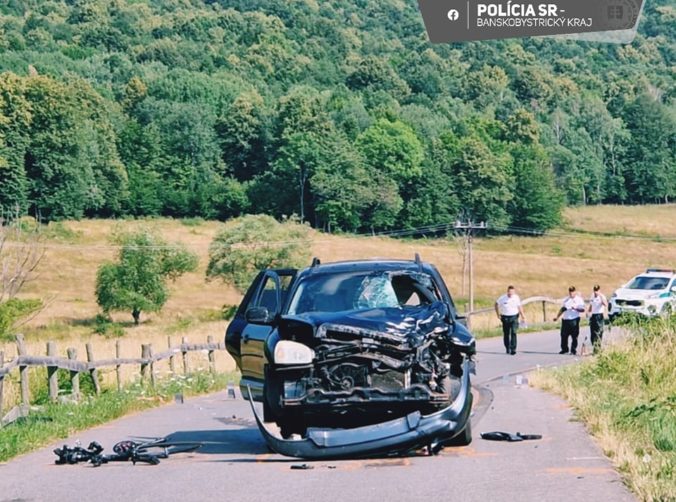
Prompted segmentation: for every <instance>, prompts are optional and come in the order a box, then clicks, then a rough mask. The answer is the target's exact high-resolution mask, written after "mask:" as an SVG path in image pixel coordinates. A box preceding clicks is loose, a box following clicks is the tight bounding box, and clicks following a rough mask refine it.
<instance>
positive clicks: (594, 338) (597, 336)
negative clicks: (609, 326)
mask: <svg viewBox="0 0 676 502" xmlns="http://www.w3.org/2000/svg"><path fill="white" fill-rule="evenodd" d="M589 331H590V332H591V343H592V347H594V352H597V351H598V350H599V349H600V348H601V342H602V340H603V314H592V316H591V319H589Z"/></svg>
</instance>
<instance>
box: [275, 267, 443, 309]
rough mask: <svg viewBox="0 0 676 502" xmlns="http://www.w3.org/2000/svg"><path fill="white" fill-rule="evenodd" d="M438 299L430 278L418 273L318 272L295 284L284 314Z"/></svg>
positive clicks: (422, 302) (420, 303) (389, 306)
mask: <svg viewBox="0 0 676 502" xmlns="http://www.w3.org/2000/svg"><path fill="white" fill-rule="evenodd" d="M439 299H440V296H439V293H438V291H437V289H436V287H435V286H434V282H433V280H432V278H431V277H430V276H429V275H427V274H424V273H420V272H408V271H394V272H393V271H387V272H346V273H342V274H319V275H311V276H309V277H307V278H305V280H303V281H302V282H301V283H300V284H299V285H298V288H297V289H296V292H295V294H294V296H293V298H292V299H291V303H290V306H289V312H288V313H289V314H302V313H305V312H341V311H346V310H367V309H376V308H405V307H406V306H418V305H428V304H430V303H432V302H434V301H436V300H439Z"/></svg>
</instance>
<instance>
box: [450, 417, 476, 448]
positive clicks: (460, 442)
mask: <svg viewBox="0 0 676 502" xmlns="http://www.w3.org/2000/svg"><path fill="white" fill-rule="evenodd" d="M471 442H472V422H471V421H470V420H469V419H468V420H467V423H466V424H465V427H464V429H462V431H461V432H460V434H458V435H457V436H455V437H453V438H451V439H450V440H448V441H446V442H445V444H446V445H448V446H467V445H469V444H470V443H471Z"/></svg>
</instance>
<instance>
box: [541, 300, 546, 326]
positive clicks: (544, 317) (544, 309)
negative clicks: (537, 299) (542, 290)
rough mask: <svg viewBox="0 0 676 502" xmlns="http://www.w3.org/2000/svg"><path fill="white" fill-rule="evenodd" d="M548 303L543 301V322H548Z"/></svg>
mask: <svg viewBox="0 0 676 502" xmlns="http://www.w3.org/2000/svg"><path fill="white" fill-rule="evenodd" d="M546 305H547V303H546V302H545V301H544V300H542V322H547V306H546Z"/></svg>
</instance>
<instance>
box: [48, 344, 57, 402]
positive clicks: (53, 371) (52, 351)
mask: <svg viewBox="0 0 676 502" xmlns="http://www.w3.org/2000/svg"><path fill="white" fill-rule="evenodd" d="M47 357H56V344H55V343H54V342H52V341H49V342H47ZM57 370H58V368H57V367H56V366H47V386H48V388H49V400H50V401H52V402H54V401H56V400H57V398H58V397H59V380H58V378H59V377H58V373H57Z"/></svg>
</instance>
